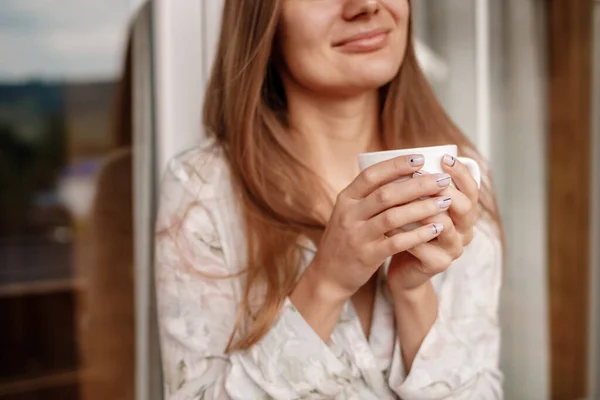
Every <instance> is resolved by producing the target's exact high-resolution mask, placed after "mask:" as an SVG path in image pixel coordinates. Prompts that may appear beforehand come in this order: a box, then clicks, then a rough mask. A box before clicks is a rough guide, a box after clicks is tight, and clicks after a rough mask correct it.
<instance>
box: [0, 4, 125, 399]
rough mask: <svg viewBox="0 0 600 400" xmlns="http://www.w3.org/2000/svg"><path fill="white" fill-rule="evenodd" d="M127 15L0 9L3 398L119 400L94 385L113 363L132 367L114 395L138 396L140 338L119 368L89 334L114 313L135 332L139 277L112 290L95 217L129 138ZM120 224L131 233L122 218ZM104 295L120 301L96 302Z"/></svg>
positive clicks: (60, 8)
mask: <svg viewBox="0 0 600 400" xmlns="http://www.w3.org/2000/svg"><path fill="white" fill-rule="evenodd" d="M130 10H131V6H130V4H129V3H128V2H127V1H125V2H124V1H117V0H109V1H102V2H82V1H78V0H36V1H21V0H5V1H3V2H2V6H1V7H0V48H2V53H3V57H2V62H1V63H0V323H1V324H2V326H3V327H4V328H3V329H1V330H0V397H1V398H3V399H38V398H39V399H42V398H43V399H64V400H68V399H79V398H82V399H88V398H89V399H92V398H98V399H100V398H102V399H107V398H117V397H116V396H112V395H111V393H113V394H114V393H116V392H114V391H113V392H102V390H103V386H101V385H99V383H98V382H101V381H102V379H104V378H106V377H108V376H112V375H111V369H113V368H114V371H118V372H120V373H122V372H125V378H124V379H120V380H116V381H114V382H113V386H115V387H116V388H115V389H114V390H115V391H119V393H122V394H124V393H129V394H128V395H123V396H120V397H118V398H119V399H127V398H132V397H131V393H132V387H133V364H132V361H130V360H129V358H131V360H132V359H133V343H132V341H133V337H132V339H131V341H130V342H127V340H126V339H125V342H126V343H125V344H126V345H127V346H128V347H129V348H130V350H129V351H125V352H124V353H123V354H122V357H121V360H124V362H123V363H121V367H119V364H115V365H116V366H115V365H113V364H111V363H109V362H108V359H107V357H106V356H103V354H104V355H109V354H113V353H114V352H115V351H116V350H117V349H122V348H125V347H123V346H120V345H118V344H117V343H116V340H115V338H114V337H111V336H108V337H100V336H99V334H98V332H95V331H94V329H93V328H94V327H95V326H101V325H103V323H102V319H103V318H113V320H119V321H120V323H121V325H122V326H124V327H125V328H124V330H125V331H129V330H131V331H132V327H133V313H132V309H131V310H130V309H129V308H131V307H128V304H129V303H132V301H130V300H129V299H130V297H131V292H132V283H131V282H132V278H131V276H130V278H129V280H128V281H124V282H121V284H120V285H114V279H112V280H111V279H109V278H107V276H106V275H105V274H103V272H102V271H104V270H105V268H106V265H108V263H110V262H114V261H115V260H114V259H112V260H111V259H110V257H105V258H104V259H101V258H99V257H98V256H97V255H98V254H99V249H98V246H96V245H97V243H98V241H97V240H95V234H96V233H97V231H98V229H99V228H98V225H97V223H96V222H97V221H95V220H94V218H93V217H92V216H93V214H94V213H97V212H98V207H97V184H98V182H101V179H102V178H101V177H100V178H99V173H100V171H102V170H104V168H105V165H106V164H107V163H109V162H110V161H107V160H106V156H107V155H109V154H110V157H111V159H114V158H115V157H117V158H118V157H119V156H118V155H115V153H114V151H115V149H117V148H118V147H120V146H122V145H123V144H126V141H127V140H126V139H124V138H123V137H119V135H118V133H119V132H122V130H121V129H119V128H118V127H119V124H118V123H117V121H122V118H121V117H120V116H119V114H118V112H117V111H119V110H120V107H119V106H118V104H119V103H118V102H117V101H116V100H117V99H118V98H119V97H120V93H122V92H121V91H120V89H119V88H120V87H121V86H122V85H120V83H119V81H120V76H121V70H122V65H123V58H124V44H125V42H126V41H125V38H126V24H127V20H128V18H129V15H130ZM121 97H122V96H121ZM125 176H127V175H126V174H125ZM99 179H100V180H99ZM127 185H128V182H125V185H124V186H123V190H125V191H126V190H128V189H130V187H129V188H128V187H127ZM109 211H110V210H107V212H109ZM106 215H109V214H106ZM121 228H122V229H123V230H124V231H123V235H124V237H127V229H128V225H127V223H124V224H123V225H122V227H121ZM111 245H112V246H116V245H115V244H111ZM119 245H120V246H121V248H115V249H113V250H114V251H121V252H122V256H123V257H125V258H126V257H127V254H128V253H129V252H130V251H131V250H130V248H129V247H130V246H129V243H128V242H127V241H124V242H122V243H120V244H119ZM128 246H129V247H128ZM100 250H102V249H100ZM104 250H106V249H104ZM102 263H104V264H106V265H103V264H102ZM127 273H128V274H129V275H131V274H130V272H127ZM100 300H102V301H100ZM105 300H106V301H107V303H112V302H113V301H115V302H116V301H119V302H121V303H122V304H123V305H124V306H123V308H122V309H120V310H118V311H115V309H110V310H109V309H108V307H100V305H101V304H102V303H104V301H105ZM118 329H120V328H118V327H113V330H115V331H116V330H118ZM115 334H116V332H115ZM124 369H125V370H127V369H129V370H128V371H124ZM128 396H129V397H128Z"/></svg>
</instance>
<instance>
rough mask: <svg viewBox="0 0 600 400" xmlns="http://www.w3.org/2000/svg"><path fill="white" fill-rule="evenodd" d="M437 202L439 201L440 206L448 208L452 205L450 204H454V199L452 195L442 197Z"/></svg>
mask: <svg viewBox="0 0 600 400" xmlns="http://www.w3.org/2000/svg"><path fill="white" fill-rule="evenodd" d="M435 202H436V203H437V205H438V207H439V208H441V209H446V208H448V207H450V204H452V199H451V198H450V197H440V198H439V199H437V200H436V201H435Z"/></svg>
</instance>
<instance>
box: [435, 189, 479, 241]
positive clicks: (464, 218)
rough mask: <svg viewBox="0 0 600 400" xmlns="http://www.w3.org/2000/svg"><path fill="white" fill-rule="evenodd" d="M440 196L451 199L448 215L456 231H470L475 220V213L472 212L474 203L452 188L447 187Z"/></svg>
mask: <svg viewBox="0 0 600 400" xmlns="http://www.w3.org/2000/svg"><path fill="white" fill-rule="evenodd" d="M441 194H442V195H444V196H448V197H450V198H451V199H452V205H451V206H450V208H449V209H448V214H450V218H452V222H454V226H456V229H458V230H459V231H461V232H462V231H465V232H466V231H468V230H469V229H471V228H472V227H473V225H474V224H475V222H476V220H477V212H476V211H474V206H475V207H476V203H475V204H473V203H472V202H471V200H470V199H469V198H468V197H467V196H466V195H465V194H464V193H462V192H461V191H460V190H458V189H457V188H455V187H452V186H449V187H448V188H447V189H446V190H444V191H443V192H442V193H441Z"/></svg>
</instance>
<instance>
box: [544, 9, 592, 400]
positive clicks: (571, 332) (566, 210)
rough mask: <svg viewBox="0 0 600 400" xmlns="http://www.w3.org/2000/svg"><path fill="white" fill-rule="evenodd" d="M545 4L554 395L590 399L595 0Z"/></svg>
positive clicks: (552, 379)
mask: <svg viewBox="0 0 600 400" xmlns="http://www.w3.org/2000/svg"><path fill="white" fill-rule="evenodd" d="M547 5H548V8H547V10H548V14H547V23H548V24H547V33H548V36H547V37H548V67H549V81H548V102H549V103H548V106H549V127H548V129H549V131H548V132H549V135H548V147H547V151H548V169H549V175H548V177H549V182H548V187H549V190H548V200H549V215H548V218H549V232H548V235H549V236H548V238H549V254H548V255H549V263H550V265H549V280H550V281H549V285H550V286H549V292H550V339H551V374H552V376H551V382H552V383H551V385H552V386H551V393H552V398H553V399H565V400H572V399H578V398H584V397H586V396H587V394H588V354H589V351H588V350H589V349H588V335H589V289H588V288H589V278H590V249H589V240H590V223H589V220H590V217H591V215H590V184H591V180H590V176H591V174H590V168H591V163H590V160H591V158H590V146H591V135H592V131H591V129H592V127H591V125H592V109H591V101H592V59H593V58H592V49H593V46H592V40H593V0H547ZM532 184H533V183H532Z"/></svg>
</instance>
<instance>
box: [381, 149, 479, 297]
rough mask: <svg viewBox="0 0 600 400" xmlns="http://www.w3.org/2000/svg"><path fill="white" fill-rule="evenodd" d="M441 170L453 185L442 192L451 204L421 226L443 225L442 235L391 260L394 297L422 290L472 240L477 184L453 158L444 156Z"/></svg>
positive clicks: (424, 221) (418, 178)
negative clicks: (447, 175)
mask: <svg viewBox="0 0 600 400" xmlns="http://www.w3.org/2000/svg"><path fill="white" fill-rule="evenodd" d="M442 167H443V169H444V171H446V172H447V173H448V174H450V176H451V177H452V180H453V181H454V184H455V185H456V187H453V186H449V187H448V188H446V189H445V190H444V191H443V192H442V193H441V195H443V196H448V197H449V198H451V199H452V200H451V202H452V204H451V205H450V207H449V209H448V213H447V214H439V215H436V216H434V217H430V218H425V219H424V220H423V221H422V223H424V224H432V223H437V224H442V225H443V227H444V229H443V232H442V233H441V234H440V235H439V236H438V237H437V239H436V240H434V241H432V242H430V243H421V244H419V245H417V246H415V247H414V248H412V249H410V250H409V251H408V252H403V253H400V254H397V255H395V256H394V257H393V258H392V262H391V264H390V268H389V271H388V282H389V285H390V289H391V291H392V293H393V294H406V293H409V292H410V291H412V290H414V289H417V288H419V287H422V286H423V284H424V283H426V282H427V281H428V280H429V279H430V278H431V277H432V276H434V275H436V274H439V273H441V272H443V271H445V270H446V269H447V268H448V267H449V266H450V264H451V263H452V262H453V261H454V260H456V259H457V258H458V257H460V256H461V255H462V253H463V249H464V247H465V246H466V245H468V244H469V243H470V242H471V240H473V227H474V226H475V223H476V222H477V216H478V210H477V204H478V201H479V188H478V187H477V183H476V182H475V180H474V179H473V178H472V176H471V174H470V173H469V171H468V170H467V168H466V167H465V166H464V165H463V164H462V163H461V162H459V161H458V160H456V158H454V157H452V156H449V155H446V156H444V158H443V162H442ZM426 176H427V175H422V174H421V175H419V173H417V174H416V177H415V178H414V179H415V180H420V179H423V178H424V177H426Z"/></svg>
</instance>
